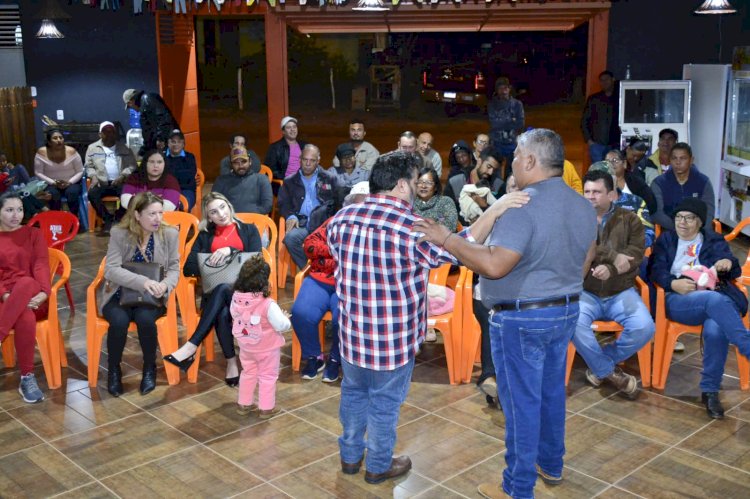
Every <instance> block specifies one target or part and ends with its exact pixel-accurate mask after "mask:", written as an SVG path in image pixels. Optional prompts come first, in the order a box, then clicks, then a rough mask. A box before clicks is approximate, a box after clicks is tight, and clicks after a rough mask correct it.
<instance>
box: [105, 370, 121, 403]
mask: <svg viewBox="0 0 750 499" xmlns="http://www.w3.org/2000/svg"><path fill="white" fill-rule="evenodd" d="M107 391H108V392H109V394H110V395H112V396H113V397H119V396H120V395H122V394H123V389H122V369H120V366H119V365H118V366H111V367H110V368H109V371H108V372H107Z"/></svg>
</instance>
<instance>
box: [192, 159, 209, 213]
mask: <svg viewBox="0 0 750 499" xmlns="http://www.w3.org/2000/svg"><path fill="white" fill-rule="evenodd" d="M205 183H206V176H205V175H204V174H203V170H201V169H200V168H198V170H197V171H196V172H195V206H193V209H192V210H191V211H190V213H192V214H193V215H195V218H197V219H198V220H200V218H201V213H202V212H201V205H202V204H203V203H202V202H201V200H202V199H203V184H205Z"/></svg>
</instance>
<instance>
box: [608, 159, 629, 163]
mask: <svg viewBox="0 0 750 499" xmlns="http://www.w3.org/2000/svg"><path fill="white" fill-rule="evenodd" d="M605 161H606V162H607V163H609V164H620V163H624V162H625V160H624V159H620V158H611V159H605Z"/></svg>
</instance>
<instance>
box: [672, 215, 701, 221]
mask: <svg viewBox="0 0 750 499" xmlns="http://www.w3.org/2000/svg"><path fill="white" fill-rule="evenodd" d="M696 218H698V217H696V216H695V215H675V216H674V221H675V222H680V221H682V222H688V223H693V222H695V219H696Z"/></svg>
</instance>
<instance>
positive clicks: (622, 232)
mask: <svg viewBox="0 0 750 499" xmlns="http://www.w3.org/2000/svg"><path fill="white" fill-rule="evenodd" d="M644 251H645V230H644V228H643V224H642V223H641V221H640V220H639V219H638V216H637V215H636V214H634V213H633V212H631V211H628V210H624V209H622V208H615V209H614V211H613V212H612V214H611V215H610V216H609V220H607V224H606V225H605V226H604V228H602V227H599V231H598V236H597V240H596V256H595V257H594V261H593V262H592V263H591V268H592V269H593V268H595V267H596V266H598V265H606V266H607V267H608V268H609V272H610V277H609V279H607V280H605V281H602V280H601V279H597V278H596V277H594V276H592V275H591V271H589V272H588V273H587V274H586V279H585V280H584V281H583V289H585V290H586V291H588V292H589V293H593V294H595V295H597V296H599V297H601V298H606V297H608V296H614V295H616V294H618V293H621V292H623V291H625V290H626V289H628V288H632V287H633V286H634V285H635V277H636V276H637V275H638V268H639V266H640V265H641V261H642V260H643V253H644ZM618 253H622V254H625V255H627V256H632V257H633V260H631V262H630V269H629V270H628V271H627V272H625V273H624V274H618V273H617V269H616V268H615V257H616V256H617V254H618Z"/></svg>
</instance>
